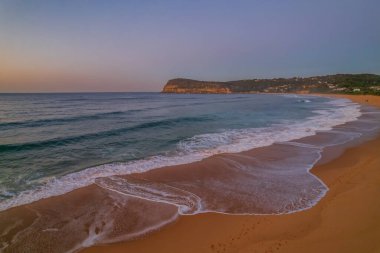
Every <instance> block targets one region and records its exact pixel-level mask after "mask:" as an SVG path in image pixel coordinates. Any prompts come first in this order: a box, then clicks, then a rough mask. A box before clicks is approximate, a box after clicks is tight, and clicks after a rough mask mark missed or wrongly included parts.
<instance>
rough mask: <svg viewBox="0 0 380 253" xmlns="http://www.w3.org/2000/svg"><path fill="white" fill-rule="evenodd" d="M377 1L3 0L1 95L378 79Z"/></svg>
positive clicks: (0, 15)
mask: <svg viewBox="0 0 380 253" xmlns="http://www.w3.org/2000/svg"><path fill="white" fill-rule="evenodd" d="M379 11H380V1H379V0H314V1H305V0H246V1H245V0H228V1H227V0H215V1H200V0H187V1H185V0H177V1H174V0H166V1H164V0H161V1H159V0H125V1H121V0H102V1H98V0H71V1H70V0H60V1H55V0H45V1H43V0H0V92H41V91H159V90H161V88H162V86H163V85H164V84H165V83H166V81H167V80H168V79H171V78H175V77H186V78H193V79H201V80H220V81H227V80H236V79H245V78H255V77H259V78H262V77H279V76H283V77H291V76H310V75H321V74H332V73H361V72H366V73H375V74H380V14H379Z"/></svg>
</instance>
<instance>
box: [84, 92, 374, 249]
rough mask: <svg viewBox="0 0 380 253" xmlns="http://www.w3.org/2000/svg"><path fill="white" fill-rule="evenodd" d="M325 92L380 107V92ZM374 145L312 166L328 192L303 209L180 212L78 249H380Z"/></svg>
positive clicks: (357, 146) (360, 147) (354, 149)
mask: <svg viewBox="0 0 380 253" xmlns="http://www.w3.org/2000/svg"><path fill="white" fill-rule="evenodd" d="M311 95H322V96H326V95H325V94H311ZM327 96H330V97H339V98H348V99H351V100H352V101H354V102H358V103H361V104H367V105H371V106H378V107H379V106H380V97H376V96H368V95H330V94H329V95H327ZM378 146H380V136H377V137H376V138H375V139H373V140H370V141H365V142H364V143H361V144H359V145H356V146H353V147H349V148H348V149H346V150H345V151H344V152H343V154H341V155H339V157H337V158H334V159H332V161H328V162H327V163H324V164H321V165H318V164H317V165H316V166H314V167H313V168H312V169H311V170H310V172H311V173H313V174H314V175H315V176H317V177H318V178H320V179H321V180H322V181H323V182H324V183H325V184H326V185H327V186H328V187H329V191H328V192H327V194H326V195H325V196H324V197H323V198H322V199H321V200H320V201H319V202H318V203H317V204H316V205H315V206H313V207H312V208H309V209H307V210H303V211H300V212H295V213H290V214H284V215H226V214H220V213H202V214H197V215H192V216H180V217H179V219H178V220H177V221H175V222H174V223H172V224H169V225H167V226H165V227H163V228H161V229H160V231H158V232H157V231H156V232H154V233H151V234H148V235H146V236H144V237H142V238H139V239H136V240H131V241H127V242H119V243H115V244H108V245H99V246H92V247H90V248H86V249H83V250H81V252H84V253H97V252H111V253H112V252H115V253H116V252H128V251H129V252H152V251H154V252H321V251H323V250H325V251H326V252H376V250H380V242H377V240H376V238H379V237H380V229H378V228H379V227H380V215H379V214H380V204H379V203H377V202H376V196H378V195H377V194H378V193H380V189H379V188H378V187H376V183H378V182H380V172H379V171H376V168H377V166H380V156H379V154H380V151H377V150H376V147H378ZM376 156H377V157H376ZM363 166H364V167H363ZM365 172H366V173H365ZM369 182H370V184H368V183H369ZM373 182H376V183H373ZM377 185H378V184H377ZM358 214H360V215H358ZM366 216H370V218H368V217H366ZM199 228H201V229H199ZM363 230H365V231H367V232H366V233H362V231H363ZM358 242H359V243H358Z"/></svg>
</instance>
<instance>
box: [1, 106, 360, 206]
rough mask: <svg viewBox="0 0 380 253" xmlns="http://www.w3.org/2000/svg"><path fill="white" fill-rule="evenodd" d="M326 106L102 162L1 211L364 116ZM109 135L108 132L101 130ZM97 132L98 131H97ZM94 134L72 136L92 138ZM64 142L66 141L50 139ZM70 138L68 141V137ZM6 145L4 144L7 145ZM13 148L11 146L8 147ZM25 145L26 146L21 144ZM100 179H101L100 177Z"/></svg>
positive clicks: (30, 193) (31, 192)
mask: <svg viewBox="0 0 380 253" xmlns="http://www.w3.org/2000/svg"><path fill="white" fill-rule="evenodd" d="M327 105H329V107H328V108H326V109H323V110H322V109H321V110H316V111H314V113H315V114H316V115H315V116H312V117H309V118H308V119H307V120H303V121H299V122H293V123H289V122H284V123H283V124H277V125H273V126H270V127H265V128H248V129H234V130H226V131H224V132H221V133H209V134H202V135H196V136H193V137H191V138H189V139H186V140H183V141H180V142H179V143H178V145H177V154H175V155H171V156H153V157H149V158H146V159H143V160H137V161H131V162H125V163H111V164H104V165H99V166H95V167H91V168H87V169H85V170H82V171H79V172H75V173H71V174H68V175H65V176H62V177H59V178H51V179H50V180H49V181H48V182H46V183H45V184H43V185H42V186H38V188H36V189H33V190H28V191H24V192H21V193H20V194H19V195H17V196H15V197H12V198H9V199H6V200H4V201H2V202H1V203H0V210H5V209H8V208H11V207H14V206H19V205H22V204H27V203H31V202H34V201H37V200H39V199H42V198H48V197H52V196H57V195H61V194H64V193H67V192H69V191H72V190H74V189H77V188H81V187H84V186H87V185H90V184H93V183H95V182H96V180H97V179H98V178H106V177H110V176H115V175H126V174H131V173H137V172H144V171H148V170H152V169H155V168H160V167H165V166H172V165H179V164H186V163H191V162H195V161H200V160H202V159H204V158H207V157H209V156H212V155H215V154H220V153H237V152H241V151H246V150H250V149H253V148H257V147H263V146H269V145H271V144H273V143H277V142H286V141H291V140H295V139H299V138H302V137H306V136H311V135H315V134H316V133H317V132H318V131H328V130H331V129H332V128H333V127H334V126H337V125H340V124H344V123H346V122H349V121H354V120H356V119H357V118H358V117H359V116H360V115H361V112H360V106H359V105H358V104H355V103H352V102H350V101H349V100H345V99H335V100H332V101H330V102H327ZM199 120H201V121H204V120H211V119H210V118H208V117H207V116H205V117H194V118H193V117H183V118H176V119H167V120H162V121H157V122H150V123H144V124H141V125H138V126H135V127H131V128H123V129H117V130H112V131H110V132H107V133H106V134H115V135H116V134H118V133H119V132H124V131H131V130H133V129H136V128H144V127H146V128H148V127H157V126H160V127H161V126H171V125H172V124H176V123H178V122H181V123H182V122H189V123H191V122H194V121H199ZM100 134H105V133H100ZM95 135H97V134H95ZM92 137H93V136H92V135H86V136H80V137H71V138H72V139H71V140H70V139H69V141H75V140H76V138H92ZM51 141H53V142H55V141H62V140H50V142H51ZM66 141H68V140H67V139H66ZM46 144H51V143H38V144H32V145H46ZM3 146H4V145H3ZM8 148H9V147H8ZM19 148H22V147H19ZM98 180H99V179H98Z"/></svg>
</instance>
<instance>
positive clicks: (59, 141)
mask: <svg viewBox="0 0 380 253" xmlns="http://www.w3.org/2000/svg"><path fill="white" fill-rule="evenodd" d="M211 120H212V117H210V116H207V115H203V116H198V117H179V118H173V119H165V120H159V121H153V122H147V123H142V124H138V125H135V126H130V127H123V128H117V129H111V130H107V131H100V132H96V133H88V134H82V135H75V136H68V137H60V138H53V139H48V140H43V141H35V142H27V143H20V144H3V145H0V153H5V152H12V151H22V150H30V149H36V148H46V147H51V146H56V145H67V144H72V143H78V142H81V141H85V140H91V139H93V138H101V137H103V136H104V137H110V136H118V135H121V134H123V133H125V132H132V131H137V130H141V129H145V128H155V127H172V126H173V125H175V124H179V123H186V122H188V123H194V122H206V121H211Z"/></svg>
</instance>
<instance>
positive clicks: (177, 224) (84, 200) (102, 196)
mask: <svg viewBox="0 0 380 253" xmlns="http://www.w3.org/2000/svg"><path fill="white" fill-rule="evenodd" d="M310 95H318V94H310ZM341 97H342V96H341ZM343 97H344V96H343ZM375 98H376V97H375ZM362 99H363V100H364V101H365V100H367V101H368V96H363V98H362ZM370 99H371V100H372V99H374V98H370ZM355 102H358V101H355ZM377 105H380V103H378V104H377ZM305 138H307V137H305ZM316 139H318V138H316ZM360 145H361V144H360ZM360 145H359V146H360ZM333 150H334V148H333ZM348 150H349V149H348ZM250 152H251V153H250ZM255 152H256V151H255ZM255 152H254V153H253V154H256V153H255ZM257 152H258V154H259V155H260V154H263V153H264V154H266V153H267V152H268V151H267V148H265V147H263V148H259V150H257ZM242 153H248V155H249V154H250V155H251V156H252V150H251V151H245V152H242ZM344 153H346V151H345V152H344ZM238 154H241V153H238ZM338 155H339V154H338ZM217 157H219V158H220V157H227V158H228V157H233V155H232V154H220V155H217ZM264 157H266V156H264ZM235 158H236V157H235ZM236 159H237V160H239V158H236ZM338 159H339V158H338ZM206 160H207V161H202V162H195V163H190V164H185V165H176V166H169V167H163V168H160V169H158V170H152V171H148V172H145V173H141V174H142V175H145V176H146V175H147V176H148V180H151V181H152V182H165V176H168V175H169V178H170V177H171V176H170V175H171V174H176V173H173V172H174V171H176V170H178V169H179V168H180V170H181V169H182V171H181V173H179V174H183V175H181V176H178V174H177V178H181V177H184V178H186V177H189V178H190V180H191V178H192V176H194V175H192V174H191V173H187V172H186V168H187V169H189V168H191V169H190V171H193V170H194V169H195V170H196V171H198V172H195V174H197V173H199V174H198V175H202V174H201V173H200V172H201V171H202V165H203V169H205V168H207V167H210V166H211V167H217V166H224V167H229V166H228V163H225V162H224V163H221V162H220V161H219V162H217V161H216V160H218V159H215V158H211V159H208V158H206ZM335 160H336V159H332V161H331V162H334V161H335ZM215 161H216V162H215ZM245 162H247V161H245ZM319 163H320V160H318V162H317V164H319ZM326 164H330V162H327V163H326ZM321 166H322V167H323V166H324V164H323V163H322V164H321V165H318V166H313V167H312V168H311V169H310V170H309V171H308V173H309V174H311V175H312V176H313V177H315V178H316V179H317V180H319V181H320V182H321V183H322V184H326V185H327V187H328V188H327V191H329V188H330V185H329V184H328V183H327V181H326V180H325V179H324V178H322V177H320V176H319V175H318V173H315V170H317V171H319V169H318V168H319V167H321ZM158 171H159V173H157V172H158ZM222 171H223V170H222ZM217 172H220V170H218V171H216V170H210V171H209V172H208V174H210V175H213V176H215V175H218V174H219V173H217ZM227 172H228V171H227ZM162 174H163V175H165V176H164V177H162ZM222 174H223V173H222ZM227 175H231V174H228V173H227ZM139 176H141V175H137V179H138V178H139ZM224 176H225V175H224ZM149 177H150V178H149ZM125 178H126V179H128V176H125ZM193 178H194V179H197V177H193ZM141 179H142V180H144V179H145V178H144V176H142V177H141ZM174 179H176V176H174ZM161 180H164V181H161ZM172 180H173V178H172ZM174 181H175V180H174ZM97 186H99V184H98V185H96V184H93V185H90V186H86V187H84V188H80V189H77V190H74V191H72V192H69V193H66V194H64V195H61V196H57V197H52V198H47V199H42V200H39V201H37V202H35V203H32V204H27V205H24V206H21V207H16V208H11V209H8V210H6V211H4V212H2V213H0V226H1V225H2V224H6V225H7V221H6V218H7V216H8V217H12V216H15V217H22V223H25V224H24V225H25V226H26V227H27V226H28V224H32V223H35V222H39V217H41V215H45V214H47V215H48V216H47V217H48V218H46V219H45V218H44V219H45V220H47V222H48V223H47V224H50V226H47V225H46V224H45V225H44V226H43V227H41V228H40V229H41V230H42V229H43V230H42V232H46V233H42V234H45V236H43V237H46V238H43V239H41V243H40V242H39V243H38V244H36V245H34V244H33V247H32V248H34V249H36V252H38V248H39V247H42V246H43V245H45V244H46V245H49V244H50V243H51V242H50V240H52V239H53V240H60V239H61V238H57V236H53V237H51V235H48V234H54V232H55V231H58V230H59V229H57V228H56V225H54V224H56V223H57V221H58V222H59V220H61V222H63V224H66V223H67V220H70V219H74V221H73V224H72V226H73V227H72V228H71V230H70V231H77V232H79V234H80V235H79V236H78V238H77V239H79V240H80V238H83V239H84V241H83V243H82V244H81V245H78V246H77V247H76V248H75V250H74V251H75V252H76V251H77V250H79V249H81V252H82V251H83V252H124V251H125V250H131V251H132V252H151V251H155V252H161V251H157V249H156V247H160V248H161V247H162V248H163V249H165V250H163V251H162V252H229V251H233V252H234V251H236V250H232V249H231V250H229V251H225V250H226V247H224V249H225V250H223V247H221V246H220V247H219V246H217V245H219V244H220V245H222V244H223V243H224V242H225V240H224V239H223V240H222V241H223V243H219V244H216V243H212V242H210V241H209V240H208V239H212V238H214V237H213V236H211V234H215V236H217V237H215V238H214V240H213V241H215V240H219V241H220V239H221V238H223V237H225V235H226V233H229V232H231V231H230V230H231V229H238V230H239V229H240V230H241V228H242V226H243V227H245V226H246V225H244V224H246V223H245V222H246V221H245V220H246V219H247V220H248V221H247V222H253V221H255V222H256V221H257V222H258V223H262V220H267V219H268V218H270V219H276V218H273V217H277V216H278V217H282V216H288V215H290V216H292V215H293V214H296V215H297V214H298V213H304V212H308V210H314V209H315V207H316V205H315V203H314V204H312V206H309V207H307V208H305V209H301V210H295V211H293V212H290V213H286V214H281V215H279V214H280V213H279V214H273V215H267V214H256V215H255V214H246V215H244V214H239V213H237V214H232V215H231V214H226V213H220V212H219V213H218V212H213V211H211V212H200V213H197V214H195V215H178V214H177V207H175V206H173V205H169V204H163V203H162V202H157V203H152V201H145V202H149V203H148V204H147V203H145V202H144V200H142V199H140V198H131V199H129V197H128V198H127V202H130V203H128V208H127V209H128V210H124V209H125V208H121V210H116V211H115V210H114V211H113V213H109V214H108V215H106V217H105V216H104V215H103V216H101V217H98V215H97V214H89V215H87V213H91V212H90V210H92V209H98V208H102V206H101V205H102V204H100V203H105V205H106V206H107V205H108V208H109V207H110V205H113V201H112V199H113V198H115V196H112V195H113V194H112V193H111V194H109V193H107V192H109V190H110V191H112V189H108V190H106V191H105V189H104V187H97ZM195 187H196V186H195ZM106 189H107V188H106ZM330 190H331V189H330ZM116 192H117V191H116ZM120 193H121V192H118V193H115V194H114V195H119V194H120ZM325 194H326V192H324V193H323V194H322V195H323V196H321V199H322V200H320V199H319V200H316V203H317V206H318V205H319V202H321V201H323V199H324V198H325ZM206 196H207V194H206ZM211 197H212V196H211ZM231 201H232V202H231V204H230V206H233V208H235V207H234V202H233V200H231ZM236 203H238V202H236ZM134 205H136V206H137V207H136V208H135V210H133V208H131V207H132V206H134ZM63 206H64V207H63ZM141 207H143V208H145V209H146V210H147V211H146V212H147V214H146V218H147V222H146V223H149V222H152V223H151V224H152V226H151V227H150V228H149V227H146V224H145V227H146V229H148V230H147V231H150V232H148V233H147V234H145V235H142V236H141V234H140V233H141V226H142V228H144V224H142V225H141V224H139V222H140V223H141V221H140V220H144V217H145V216H144V214H143V215H142V214H140V213H136V211H137V212H138V210H141ZM139 208H140V209H139ZM261 208H262V207H261ZM61 209H62V210H61ZM72 209H73V212H72V211H71V210H72ZM77 209H78V210H77ZM129 209H132V211H130V210H129ZM105 210H109V209H107V208H106V209H104V210H103V211H101V210H99V213H104V211H105ZM150 210H153V211H150ZM157 210H159V212H158V214H157V212H156V211H157ZM237 210H238V209H237ZM258 210H259V212H260V211H261V212H265V209H258ZM267 210H270V209H267ZM52 212H53V213H54V212H55V213H56V214H55V215H53V216H52V217H53V219H52V217H51V213H52ZM92 213H93V212H92ZM267 213H268V212H267ZM49 215H50V216H49ZM78 215H79V216H78ZM54 216H56V217H59V218H58V220H55V219H54ZM87 216H88V217H87ZM4 217H5V220H4ZM44 217H45V216H44ZM49 217H50V218H49ZM77 217H80V220H81V222H83V224H75V219H77ZM114 217H118V218H114ZM123 217H129V219H127V220H128V221H125V222H124V223H125V224H123ZM162 217H164V219H162ZM297 217H298V216H297ZM165 220H166V221H167V222H166V221H165ZM115 221H116V222H118V221H121V224H120V226H121V227H122V228H123V229H124V233H125V228H127V230H126V231H128V235H130V236H132V237H125V236H123V233H122V232H123V231H122V230H123V229H121V230H120V234H117V235H116V237H115V238H116V240H120V238H123V239H122V240H123V241H124V242H117V243H114V244H109V243H112V241H108V242H107V241H106V242H105V243H106V244H103V245H100V246H91V244H92V242H93V240H96V239H97V237H98V232H96V231H102V230H103V229H106V228H107V223H110V224H112V223H113V222H115ZM137 221H138V222H137ZM162 221H163V222H162ZM210 221H211V223H210ZM61 222H59V223H61ZM131 222H132V224H133V225H132V228H131V229H129V226H131ZM134 222H137V224H134ZM160 222H161V223H160ZM213 222H215V223H213ZM143 223H144V222H143ZM193 223H195V224H199V226H196V227H202V230H205V231H204V232H201V233H199V231H196V230H194V228H192V226H193V225H192V224H193ZM162 224H164V225H162ZM165 224H166V225H165ZM221 224H222V225H223V224H225V225H223V226H221ZM236 224H240V225H239V226H238V227H235V225H236ZM24 225H23V226H24ZM7 226H9V224H8V225H7ZM64 226H65V225H64ZM93 226H95V227H93ZM46 227H48V228H47V229H46ZM58 227H59V226H58ZM81 227H83V228H81ZM37 228H38V226H37ZM152 228H156V229H153V230H150V229H152ZM216 228H217V229H216ZM12 229H13V228H11V233H10V236H12V234H13V235H16V236H17V237H18V233H17V229H15V231H12ZM66 229H67V227H66ZM78 229H82V230H83V231H78ZM262 229H264V230H265V228H262ZM262 229H261V228H260V230H262ZM92 230H93V231H95V233H94V234H91V233H90V232H91V231H92ZM216 230H218V231H216ZM219 230H220V231H219ZM240 230H239V231H240ZM142 231H143V232H144V230H142ZM145 231H146V230H145ZM187 231H190V232H191V233H187ZM134 232H136V233H135V234H134ZM168 233H169V234H168ZM171 233H173V234H171ZM244 233H246V234H248V232H247V231H245V232H241V233H240V232H239V236H238V237H239V238H240V239H241V238H242V236H243V234H244ZM57 234H59V233H57ZM177 234H180V235H181V238H182V244H179V245H176V244H173V243H172V242H170V237H175V238H176V237H177ZM240 234H241V235H240ZM134 235H135V236H137V239H136V238H135V237H133V236H134ZM199 235H202V236H201V237H199ZM259 235H260V236H261V234H259ZM7 236H8V235H7ZM162 236H163V237H162ZM166 236H169V237H166ZM49 237H50V238H49ZM71 237H72V236H71ZM209 237H210V238H209ZM238 237H236V238H231V240H232V241H233V242H234V243H235V244H236V242H237V241H238V240H237V238H238ZM68 238H70V236H68ZM155 238H160V239H159V244H158V245H156V246H152V245H151V243H152V242H154V240H155ZM0 239H1V237H0ZM62 239H63V240H65V239H66V238H62ZM71 239H73V238H71ZM130 239H132V240H130ZM240 239H239V240H240ZM28 240H31V241H30V242H32V240H33V238H30V237H29V238H28ZM28 240H27V241H28ZM126 240H130V241H126ZM152 240H153V241H152ZM228 240H230V239H228ZM0 242H1V240H0ZM206 242H207V243H208V242H210V243H211V244H210V243H208V244H210V245H209V247H206V246H205V245H204V244H205V243H206ZM56 243H57V242H54V243H51V244H52V245H54V244H55V245H63V244H64V242H61V243H59V244H56ZM24 244H28V243H27V242H26V243H24ZM192 244H199V245H201V246H202V247H201V248H191V247H193V246H194V245H192ZM208 244H207V245H208ZM230 244H231V243H230V242H229V244H228V245H230ZM46 245H45V246H46ZM226 245H227V244H226ZM231 245H232V244H231ZM83 246H85V247H87V246H90V248H85V249H83ZM0 247H1V244H0ZM168 247H169V248H168ZM187 247H189V249H191V251H190V250H189V251H183V250H184V249H183V248H187ZM218 247H219V248H218ZM63 249H64V248H63ZM71 249H72V248H68V249H67V250H71ZM254 249H256V246H255V248H254ZM60 250H62V248H61V249H60ZM210 250H211V251H210ZM250 252H251V251H250Z"/></svg>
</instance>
